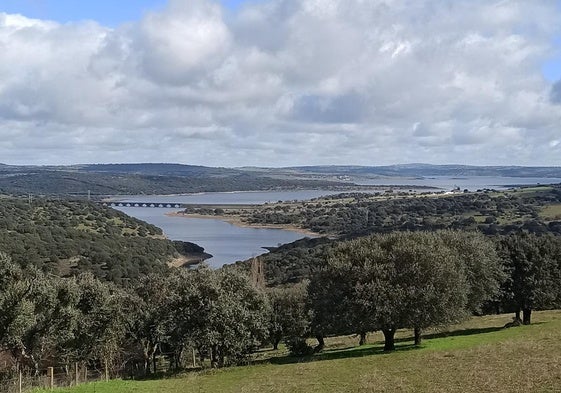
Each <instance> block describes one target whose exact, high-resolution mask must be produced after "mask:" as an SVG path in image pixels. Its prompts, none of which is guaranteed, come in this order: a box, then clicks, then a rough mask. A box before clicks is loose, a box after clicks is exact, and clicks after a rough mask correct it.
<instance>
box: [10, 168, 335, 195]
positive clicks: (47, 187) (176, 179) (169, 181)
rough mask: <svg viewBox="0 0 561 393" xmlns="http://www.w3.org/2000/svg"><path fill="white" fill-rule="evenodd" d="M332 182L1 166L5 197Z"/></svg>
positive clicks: (226, 172)
mask: <svg viewBox="0 0 561 393" xmlns="http://www.w3.org/2000/svg"><path fill="white" fill-rule="evenodd" d="M337 185H343V183H340V182H339V183H338V182H334V181H328V180H315V179H310V180H308V179H283V178H272V177H269V176H265V175H263V174H260V173H252V172H249V171H241V170H236V169H228V168H211V167H203V166H192V165H180V164H103V165H73V166H10V165H3V166H0V194H9V195H23V194H27V193H32V194H41V195H86V194H87V193H88V191H89V192H91V194H92V195H94V196H95V195H132V194H179V193H196V192H227V191H253V190H276V189H299V188H300V189H302V188H320V187H331V186H337Z"/></svg>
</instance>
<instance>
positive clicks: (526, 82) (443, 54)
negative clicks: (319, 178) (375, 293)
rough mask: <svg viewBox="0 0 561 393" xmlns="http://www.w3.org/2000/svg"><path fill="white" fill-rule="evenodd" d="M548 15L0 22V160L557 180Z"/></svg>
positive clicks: (398, 10) (362, 10)
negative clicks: (533, 168)
mask: <svg viewBox="0 0 561 393" xmlns="http://www.w3.org/2000/svg"><path fill="white" fill-rule="evenodd" d="M560 28H561V12H560V10H559V9H558V8H556V6H555V4H554V3H553V2H550V1H547V0H543V1H540V0H536V1H532V2H525V1H509V2H505V1H488V0H477V1H476V0H469V1H468V0H463V1H453V2H452V1H450V2H448V1H445V2H433V1H429V0H421V1H416V2H414V3H412V2H409V1H406V0H386V1H383V0H376V1H374V0H370V1H364V0H264V1H262V2H257V3H249V4H248V5H246V6H245V7H242V8H241V10H240V11H239V12H238V13H234V14H232V13H226V12H225V11H224V10H223V9H221V7H220V6H219V5H218V3H216V2H214V1H212V0H193V1H189V2H185V1H180V0H172V1H171V2H170V4H169V5H168V7H167V8H165V9H164V10H161V11H158V12H152V13H149V14H147V15H146V16H145V17H144V18H143V19H142V20H139V21H137V22H134V23H128V24H125V25H122V26H118V27H117V28H114V29H111V28H108V27H105V26H101V25H99V24H96V23H93V22H80V23H75V24H58V23H55V22H50V21H39V20H32V19H28V18H25V17H23V16H19V15H5V14H0V48H2V50H1V53H2V55H1V56H2V61H1V62H0V140H1V141H2V143H0V162H19V163H24V162H29V163H59V162H61V163H71V162H85V161H88V162H97V161H102V162H117V161H121V162H124V161H158V162H161V161H178V162H185V163H198V164H209V165H252V164H253V165H296V164H307V163H309V164H313V163H325V164H327V163H358V164H382V163H394V162H408V161H415V162H419V161H425V162H435V163H446V162H463V163H476V164H485V163H488V164H499V163H503V164H508V163H514V164H558V165H559V164H561V162H560V161H559V155H558V152H559V151H558V150H559V149H558V144H557V143H553V142H557V141H558V140H559V133H560V132H561V130H560V129H559V128H558V125H559V124H561V105H560V103H561V98H560V97H561V88H560V87H559V83H557V84H556V85H554V86H552V85H551V83H549V82H547V81H546V80H545V79H544V78H543V77H542V75H541V74H540V66H541V64H542V63H543V62H544V61H545V60H546V59H548V58H549V57H550V56H551V53H553V52H554V47H553V46H552V45H554V44H553V42H554V41H553V37H554V36H555V35H557V34H559V29H560Z"/></svg>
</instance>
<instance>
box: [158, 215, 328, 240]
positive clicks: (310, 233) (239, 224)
mask: <svg viewBox="0 0 561 393" xmlns="http://www.w3.org/2000/svg"><path fill="white" fill-rule="evenodd" d="M165 215H166V216H168V217H180V218H200V219H205V220H220V221H224V222H227V223H228V224H231V225H235V226H237V227H240V228H255V229H280V230H285V231H291V232H296V233H300V234H302V235H306V236H311V237H322V236H325V235H322V234H321V233H317V232H313V231H310V230H309V229H304V228H299V227H297V226H295V225H291V224H251V223H247V222H244V221H242V220H241V219H240V217H239V216H233V217H232V216H214V215H212V216H211V215H207V214H196V213H181V212H175V213H166V214H165Z"/></svg>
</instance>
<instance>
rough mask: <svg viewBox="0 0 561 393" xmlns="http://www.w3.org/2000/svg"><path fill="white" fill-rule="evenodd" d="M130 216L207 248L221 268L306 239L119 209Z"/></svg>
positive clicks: (158, 212) (211, 221)
mask: <svg viewBox="0 0 561 393" xmlns="http://www.w3.org/2000/svg"><path fill="white" fill-rule="evenodd" d="M116 209H118V210H120V211H122V212H123V213H125V214H128V215H129V216H132V217H136V218H138V219H140V220H143V221H146V222H149V223H150V224H154V225H156V226H157V227H159V228H162V230H163V231H164V233H165V235H166V236H167V237H168V238H169V239H171V240H182V241H187V242H191V243H196V244H198V245H199V246H201V247H204V249H205V251H206V252H208V253H209V254H212V255H213V257H212V258H210V259H207V260H206V263H207V264H208V265H210V266H212V267H214V268H218V267H220V266H222V265H224V264H227V263H233V262H236V261H241V260H246V259H249V258H251V257H254V256H257V255H261V254H263V253H265V252H267V250H265V249H264V248H262V247H276V246H278V245H280V244H284V243H290V242H293V241H295V240H298V239H301V238H303V237H305V235H303V234H301V233H298V232H293V231H286V230H281V229H260V228H242V227H237V226H235V225H232V224H229V223H227V222H224V221H221V220H216V219H205V218H187V217H169V216H166V213H170V212H176V211H177V209H161V208H142V207H129V208H127V207H119V208H116Z"/></svg>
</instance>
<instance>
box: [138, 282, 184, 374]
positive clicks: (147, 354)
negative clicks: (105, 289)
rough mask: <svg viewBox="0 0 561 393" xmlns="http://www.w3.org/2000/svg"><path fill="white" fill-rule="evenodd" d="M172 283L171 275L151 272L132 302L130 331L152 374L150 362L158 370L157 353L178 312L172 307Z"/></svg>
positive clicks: (139, 287)
mask: <svg viewBox="0 0 561 393" xmlns="http://www.w3.org/2000/svg"><path fill="white" fill-rule="evenodd" d="M173 283H174V281H173V280H172V279H171V278H170V277H169V275H163V274H151V275H148V276H146V277H144V278H143V279H142V280H141V281H140V283H139V285H138V286H137V287H136V289H135V296H133V297H132V298H131V299H130V300H132V301H130V302H129V303H130V306H131V307H130V308H129V310H130V312H131V313H132V314H133V317H132V318H130V319H129V320H130V326H129V328H128V332H129V335H130V336H131V338H132V340H133V342H134V344H136V345H137V346H139V347H140V351H141V352H142V358H143V367H144V373H145V374H149V373H150V371H151V370H150V364H152V370H153V372H156V353H157V351H158V349H160V351H161V346H162V344H163V343H164V342H165V341H167V340H168V338H169V336H170V334H171V333H170V331H171V330H172V326H171V320H172V318H173V314H174V313H175V312H176V311H175V310H174V309H173V307H172V306H171V302H172V284H173ZM176 366H177V364H176Z"/></svg>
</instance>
